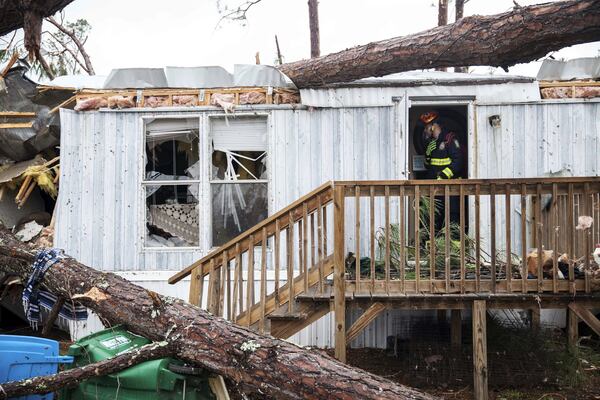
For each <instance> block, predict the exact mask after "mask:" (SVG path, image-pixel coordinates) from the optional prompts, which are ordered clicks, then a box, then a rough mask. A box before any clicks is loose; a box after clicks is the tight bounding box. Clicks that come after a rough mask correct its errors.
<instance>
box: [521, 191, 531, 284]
mask: <svg viewBox="0 0 600 400" xmlns="http://www.w3.org/2000/svg"><path fill="white" fill-rule="evenodd" d="M526 193H527V192H526V188H525V184H522V185H521V263H522V265H521V283H522V286H521V289H522V292H523V293H527V278H528V276H529V274H528V271H527V195H526Z"/></svg>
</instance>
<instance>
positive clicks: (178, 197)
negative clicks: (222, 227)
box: [142, 118, 200, 247]
mask: <svg viewBox="0 0 600 400" xmlns="http://www.w3.org/2000/svg"><path fill="white" fill-rule="evenodd" d="M145 150H146V151H145V161H146V163H145V165H146V167H145V179H144V181H143V183H142V185H143V186H144V193H145V199H146V238H145V243H144V244H145V246H146V247H198V246H199V245H200V239H199V238H200V228H199V226H200V224H199V217H200V213H199V210H200V207H199V193H200V180H199V179H200V152H199V150H198V120H197V119H196V118H160V119H154V120H150V121H148V120H147V121H146V125H145Z"/></svg>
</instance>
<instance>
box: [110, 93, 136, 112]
mask: <svg viewBox="0 0 600 400" xmlns="http://www.w3.org/2000/svg"><path fill="white" fill-rule="evenodd" d="M132 107H135V100H134V98H133V96H118V95H117V96H110V97H109V98H108V108H118V109H121V108H132Z"/></svg>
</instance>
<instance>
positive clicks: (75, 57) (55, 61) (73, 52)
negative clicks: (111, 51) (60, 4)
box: [0, 14, 95, 79]
mask: <svg viewBox="0 0 600 400" xmlns="http://www.w3.org/2000/svg"><path fill="white" fill-rule="evenodd" d="M43 28H44V29H43V30H42V32H41V40H40V49H39V52H38V54H37V55H35V59H34V61H33V63H32V65H31V69H32V71H33V72H34V73H35V74H37V75H38V76H40V77H47V78H48V79H54V78H55V77H56V76H61V75H67V74H78V73H86V74H88V75H95V71H94V67H93V65H92V62H91V59H90V56H89V54H88V53H87V51H86V50H85V44H86V42H87V39H88V36H89V33H90V31H91V29H92V27H91V25H90V24H89V23H88V22H87V20H85V19H78V20H76V21H74V22H71V21H66V20H65V18H64V15H63V14H61V15H60V16H59V19H56V18H54V17H48V18H46V19H45V21H44V24H43ZM13 53H17V54H19V57H23V56H24V55H25V54H26V53H27V49H26V48H25V35H24V33H23V31H22V30H18V31H14V32H12V33H10V34H8V35H5V36H2V37H0V63H4V62H6V61H7V60H8V59H9V58H10V57H11V56H12V54H13Z"/></svg>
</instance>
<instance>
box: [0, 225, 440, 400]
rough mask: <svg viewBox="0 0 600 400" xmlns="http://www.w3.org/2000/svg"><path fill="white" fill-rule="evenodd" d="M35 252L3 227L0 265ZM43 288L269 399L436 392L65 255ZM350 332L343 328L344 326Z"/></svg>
mask: <svg viewBox="0 0 600 400" xmlns="http://www.w3.org/2000/svg"><path fill="white" fill-rule="evenodd" d="M35 255H36V251H35V249H32V248H31V247H29V246H28V245H26V244H24V243H22V242H19V241H18V240H17V239H16V238H15V237H14V236H13V235H12V234H11V233H10V232H9V231H8V230H6V229H4V228H2V229H0V271H2V272H4V273H5V274H12V275H18V276H20V277H21V278H22V279H24V280H25V279H27V278H28V277H29V275H30V274H31V271H32V267H31V265H32V263H33V261H34V259H35ZM43 284H44V286H45V287H46V288H47V289H48V290H50V291H51V292H53V293H54V294H55V295H58V296H62V297H64V298H66V299H67V301H69V300H71V299H74V300H76V301H79V302H81V303H82V304H83V305H85V306H86V307H88V308H90V309H92V310H93V311H94V312H95V313H96V314H98V316H99V317H101V318H102V319H104V320H106V321H109V322H110V323H111V324H124V325H126V326H127V329H129V330H130V331H132V332H133V333H136V334H138V335H142V336H144V337H146V338H148V339H150V340H153V341H155V342H163V341H166V342H167V343H168V344H169V346H170V347H171V348H172V349H174V352H175V353H174V354H173V356H174V357H176V358H178V359H180V360H182V361H184V362H187V363H190V364H193V365H196V366H199V367H202V368H204V369H206V370H208V371H209V372H212V373H215V374H217V375H221V376H223V377H224V378H226V379H228V381H229V383H230V384H232V385H228V387H230V386H232V388H233V389H235V390H238V391H241V392H244V393H248V394H252V395H253V396H255V397H256V396H258V398H266V399H324V398H327V399H414V400H419V399H423V400H425V399H433V398H434V397H433V396H430V395H428V394H424V393H421V392H418V391H416V390H413V389H411V388H408V387H405V386H402V385H399V384H396V383H394V382H392V381H389V380H387V379H385V378H382V377H379V376H376V375H373V374H370V373H368V372H365V371H363V370H360V369H357V368H353V367H350V366H348V365H345V364H343V363H341V362H339V361H337V360H336V359H334V358H333V357H330V356H328V355H326V354H323V353H321V352H317V351H313V350H308V349H304V348H302V347H299V346H296V345H294V344H291V343H288V342H285V341H283V340H279V339H275V338H273V337H271V336H265V335H259V334H258V333H256V332H254V331H251V330H249V329H247V328H244V327H241V326H238V325H235V324H233V323H231V322H229V321H226V320H224V319H222V318H218V317H215V316H213V315H211V314H210V313H208V312H207V311H204V310H201V309H200V308H198V307H196V306H193V305H191V304H189V303H186V302H184V301H182V300H179V299H175V298H172V297H167V296H161V295H158V294H156V293H153V292H150V291H148V290H146V289H144V288H142V287H140V286H137V285H135V284H133V283H131V282H129V281H127V280H125V279H123V278H121V277H119V276H117V275H114V274H112V273H108V272H100V271H97V270H95V269H92V268H89V267H87V266H85V265H83V264H81V263H79V262H77V261H76V260H74V259H71V258H66V259H64V260H61V261H60V262H58V263H57V264H55V265H54V266H53V267H52V268H50V270H48V272H47V273H46V275H45V277H44V282H43ZM344 333H345V331H344Z"/></svg>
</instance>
